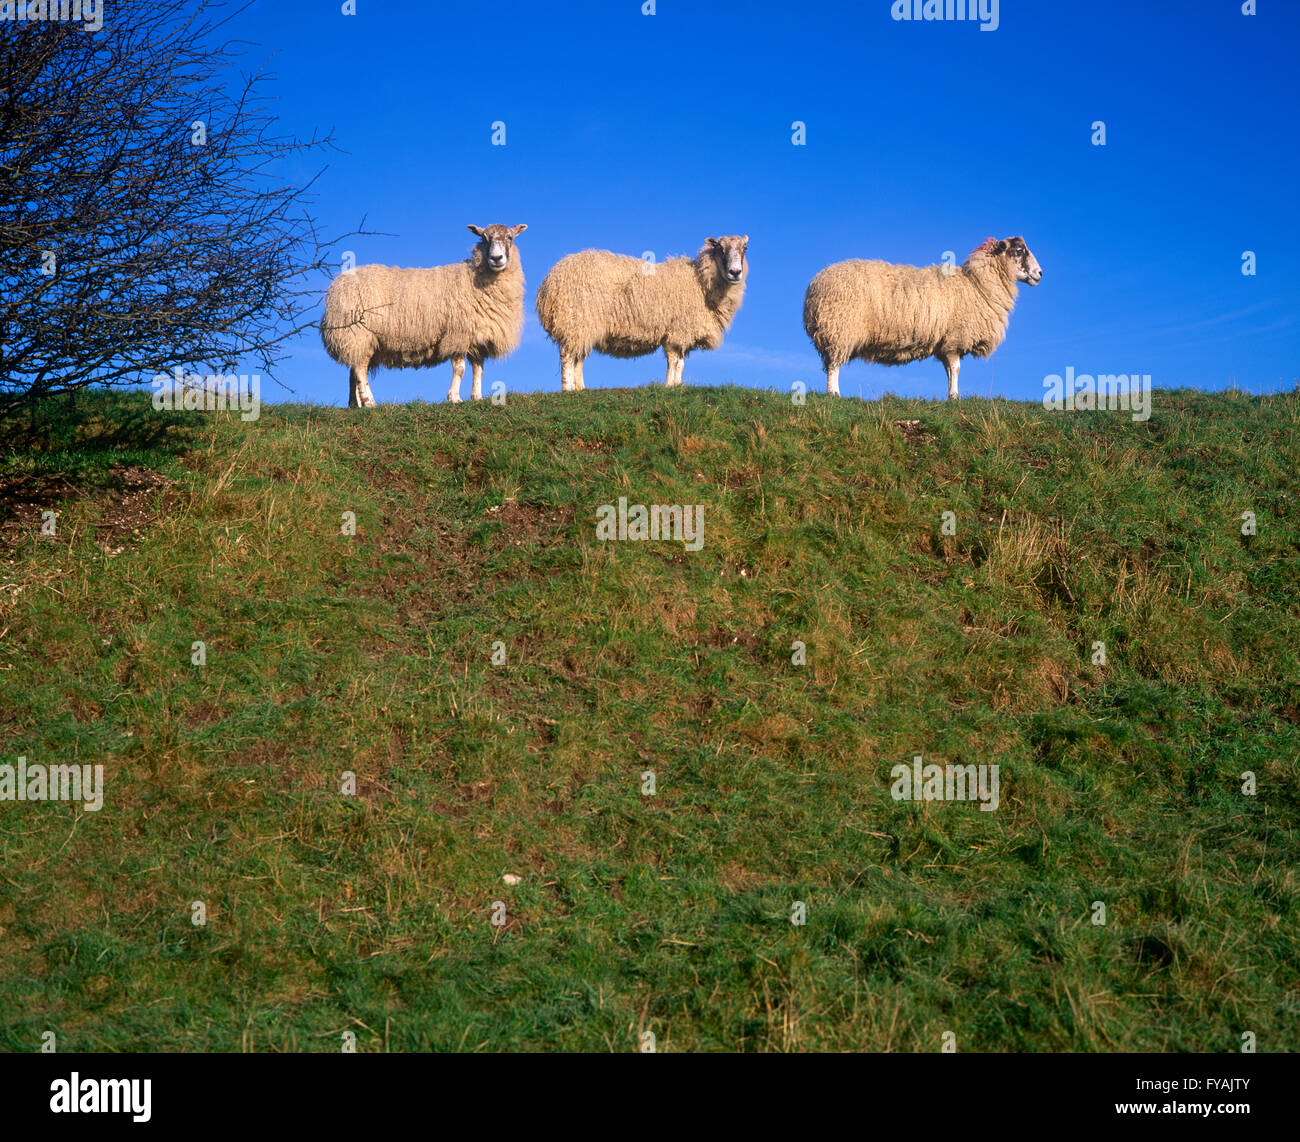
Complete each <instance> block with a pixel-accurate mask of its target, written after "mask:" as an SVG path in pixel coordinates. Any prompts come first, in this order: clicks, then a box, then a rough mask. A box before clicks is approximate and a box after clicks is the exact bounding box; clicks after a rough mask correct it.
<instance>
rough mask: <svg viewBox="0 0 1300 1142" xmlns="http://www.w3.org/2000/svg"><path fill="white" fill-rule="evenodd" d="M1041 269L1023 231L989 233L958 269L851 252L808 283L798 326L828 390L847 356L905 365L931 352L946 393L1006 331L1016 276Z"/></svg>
mask: <svg viewBox="0 0 1300 1142" xmlns="http://www.w3.org/2000/svg"><path fill="white" fill-rule="evenodd" d="M1042 277H1043V271H1042V269H1041V268H1040V267H1039V265H1038V262H1037V260H1036V259H1035V258H1034V255H1033V254H1031V253H1030V252H1029V247H1027V246H1026V245H1025V240H1024V239H1023V238H1005V239H1003V240H1002V241H995V240H994V239H993V238H988V239H986V240H985V241H984V242H982V243H981V244H980V245H979V246H977V247H976V248H975V249H974V250H972V251H971V254H970V257H968V258H967V259H966V261H965V263H964V264H963V265H962V266H961V268H960V269H952V268H951V267H947V266H924V267H918V266H896V265H893V264H891V263H889V262H875V261H862V260H853V261H848V262H837V263H836V264H835V265H833V266H827V267H826V269H824V270H822V271H821V273H819V274H818V275H817V276H816V277H815V278H813V280H812V281H811V282H810V283H809V285H808V292H807V294H806V295H805V296H804V303H803V327H804V329H805V330H807V332H808V336H809V337H810V338H811V339H812V343H813V346H814V348H816V350H817V352H818V353H820V354H821V358H822V366H823V367H824V368H825V370H826V391H827V393H829V394H831V395H832V396H839V392H840V369H841V367H843V366H844V365H845V364H847V363H848V362H849V361H853V360H864V361H875V362H876V363H877V364H881V365H905V364H907V363H908V362H909V361H919V360H921V359H922V358H924V357H930V356H933V357H937V358H938V359H939V360H940V361H942V362H943V366H944V368H945V369H946V370H947V372H948V398H949V399H950V400H952V399H955V398H956V397H957V373H958V371H959V370H960V368H961V359H962V357H963V356H965V355H966V354H968V353H972V354H974V355H975V356H976V357H987V356H988V355H989V354H990V353H992V352H993V350H994V349H996V348H997V347H998V346H999V345H1001V344H1002V339H1003V338H1004V337H1005V336H1006V334H1007V320H1008V319H1009V317H1010V315H1011V307H1012V306H1013V305H1015V303H1016V284H1017V283H1018V282H1028V283H1029V284H1030V285H1035V286H1036V285H1037V284H1038V283H1039V282H1040V281H1041V280H1042Z"/></svg>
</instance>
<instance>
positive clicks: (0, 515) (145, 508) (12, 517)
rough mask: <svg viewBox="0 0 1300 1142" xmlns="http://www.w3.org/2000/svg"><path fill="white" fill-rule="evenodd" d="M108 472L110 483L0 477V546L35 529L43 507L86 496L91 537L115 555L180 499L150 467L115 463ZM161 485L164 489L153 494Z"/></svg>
mask: <svg viewBox="0 0 1300 1142" xmlns="http://www.w3.org/2000/svg"><path fill="white" fill-rule="evenodd" d="M109 475H110V476H111V477H112V481H113V483H112V484H111V485H110V486H108V487H94V488H90V487H86V486H84V485H78V484H76V483H74V482H73V481H72V480H69V479H68V478H67V477H65V476H62V475H44V474H42V475H24V476H14V477H10V478H7V479H5V478H0V547H14V546H15V545H17V544H18V543H19V542H21V541H22V540H23V539H24V537H25V536H27V535H29V534H31V533H32V532H34V531H39V530H40V527H41V523H42V522H43V518H42V513H43V512H45V511H50V510H54V511H57V510H58V509H59V507H60V506H61V505H65V504H67V502H68V501H69V500H89V501H90V502H91V503H92V504H93V505H94V511H93V515H94V517H95V522H94V523H93V524H92V526H93V527H94V529H95V538H96V540H97V541H98V542H99V545H100V546H101V547H102V548H103V549H104V550H105V551H108V552H110V553H111V554H114V555H116V554H117V553H118V552H119V551H121V550H122V547H123V545H124V544H125V543H126V542H127V541H128V540H129V539H131V538H132V537H133V536H138V535H139V534H140V533H141V532H142V531H143V530H144V529H145V528H146V527H147V526H148V525H149V524H151V523H152V522H153V521H154V520H156V519H157V518H158V517H159V516H160V515H161V514H162V513H163V511H165V510H166V509H167V508H168V507H169V506H170V505H171V504H173V503H175V502H176V500H177V499H178V498H179V493H178V492H176V491H175V490H174V488H173V483H174V482H173V481H172V480H170V479H168V478H167V477H166V476H163V475H160V474H159V473H158V472H155V471H153V470H152V469H151V468H141V467H139V466H137V465H133V464H118V465H115V466H114V467H112V468H110V469H109ZM160 488H162V489H166V490H165V491H164V493H163V495H162V496H161V497H158V496H156V495H155V493H156V492H157V491H158V489H160ZM56 538H57V535H56Z"/></svg>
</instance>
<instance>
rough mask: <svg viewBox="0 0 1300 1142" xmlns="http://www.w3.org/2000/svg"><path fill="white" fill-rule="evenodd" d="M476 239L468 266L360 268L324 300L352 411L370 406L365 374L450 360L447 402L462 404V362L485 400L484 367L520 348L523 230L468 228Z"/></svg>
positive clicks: (328, 333) (327, 340) (331, 345)
mask: <svg viewBox="0 0 1300 1142" xmlns="http://www.w3.org/2000/svg"><path fill="white" fill-rule="evenodd" d="M468 229H469V230H470V232H471V233H473V234H476V235H477V236H478V238H479V241H478V243H477V244H476V245H475V246H474V251H473V253H472V254H471V255H470V257H468V258H467V259H466V260H465V261H463V262H456V263H454V264H452V265H449V266H433V267H430V268H425V269H407V268H404V267H400V266H379V265H370V266H357V267H356V269H354V270H347V271H345V272H343V273H342V274H340V275H339V276H338V277H337V278H335V279H334V281H333V283H332V284H331V285H330V288H329V290H328V292H327V293H326V295H325V316H324V317H323V319H322V320H321V326H320V336H321V341H322V342H323V343H324V345H325V350H326V352H328V353H329V355H330V356H331V357H332V358H333V359H334V360H335V361H337V362H338V363H339V364H340V365H346V366H347V367H348V381H349V394H348V407H349V408H373V407H374V404H375V397H374V394H373V393H372V392H371V391H370V381H369V378H368V376H367V371H368V370H369V369H371V368H375V367H377V366H380V365H384V366H387V367H388V368H390V369H400V368H415V367H418V366H421V365H440V364H442V362H443V361H451V363H452V365H451V369H452V372H451V389H450V390H449V391H448V393H447V399H448V400H449V401H458V400H460V382H461V378H462V377H463V376H464V375H465V359H466V358H469V362H470V364H471V365H472V366H473V368H474V388H473V392H472V396H473V399H474V400H481V399H482V396H483V362H484V361H485V360H487V359H488V358H493V359H495V358H498V357H504V356H506V355H507V354H508V353H510V352H512V351H513V350H514V349H515V348H516V346H518V344H519V338H520V335H521V334H522V332H523V325H524V271H523V267H522V266H521V265H520V261H519V253H518V251H517V250H516V249H515V238H517V237H518V236H519V235H520V234H522V233H523V232H524V231H525V230H527V229H528V227H527V226H526V225H522V224H521V225H519V226H499V225H494V226H485V227H482V228H480V227H478V226H470V227H468Z"/></svg>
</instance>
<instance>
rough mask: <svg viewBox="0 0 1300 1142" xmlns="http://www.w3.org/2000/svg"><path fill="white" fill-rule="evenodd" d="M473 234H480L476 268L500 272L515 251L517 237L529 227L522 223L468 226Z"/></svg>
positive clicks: (475, 250)
mask: <svg viewBox="0 0 1300 1142" xmlns="http://www.w3.org/2000/svg"><path fill="white" fill-rule="evenodd" d="M466 229H467V230H469V232H470V233H471V234H477V235H478V239H479V240H478V245H476V246H475V247H474V258H473V260H474V268H475V269H480V270H482V269H486V270H488V271H490V272H491V273H494V274H499V273H500V272H501V271H502V270H504V269H505V268H506V267H507V266H508V265H510V259H511V257H512V256H513V254H514V252H515V239H516V238H517V237H518V236H519V235H520V234H522V233H523V232H524V231H525V230H527V229H528V227H527V226H526V225H524V224H523V223H521V224H520V225H518V226H501V225H498V224H493V225H492V226H482V227H480V226H468V227H466Z"/></svg>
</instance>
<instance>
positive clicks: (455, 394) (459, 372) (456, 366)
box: [447, 357, 465, 401]
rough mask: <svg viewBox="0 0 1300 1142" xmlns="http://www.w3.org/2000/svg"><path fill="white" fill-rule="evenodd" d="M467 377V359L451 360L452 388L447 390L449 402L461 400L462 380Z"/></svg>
mask: <svg viewBox="0 0 1300 1142" xmlns="http://www.w3.org/2000/svg"><path fill="white" fill-rule="evenodd" d="M464 375H465V358H464V357H453V358H452V359H451V388H450V389H448V390H447V399H448V400H449V401H458V400H460V379H461V377H463V376H464Z"/></svg>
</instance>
